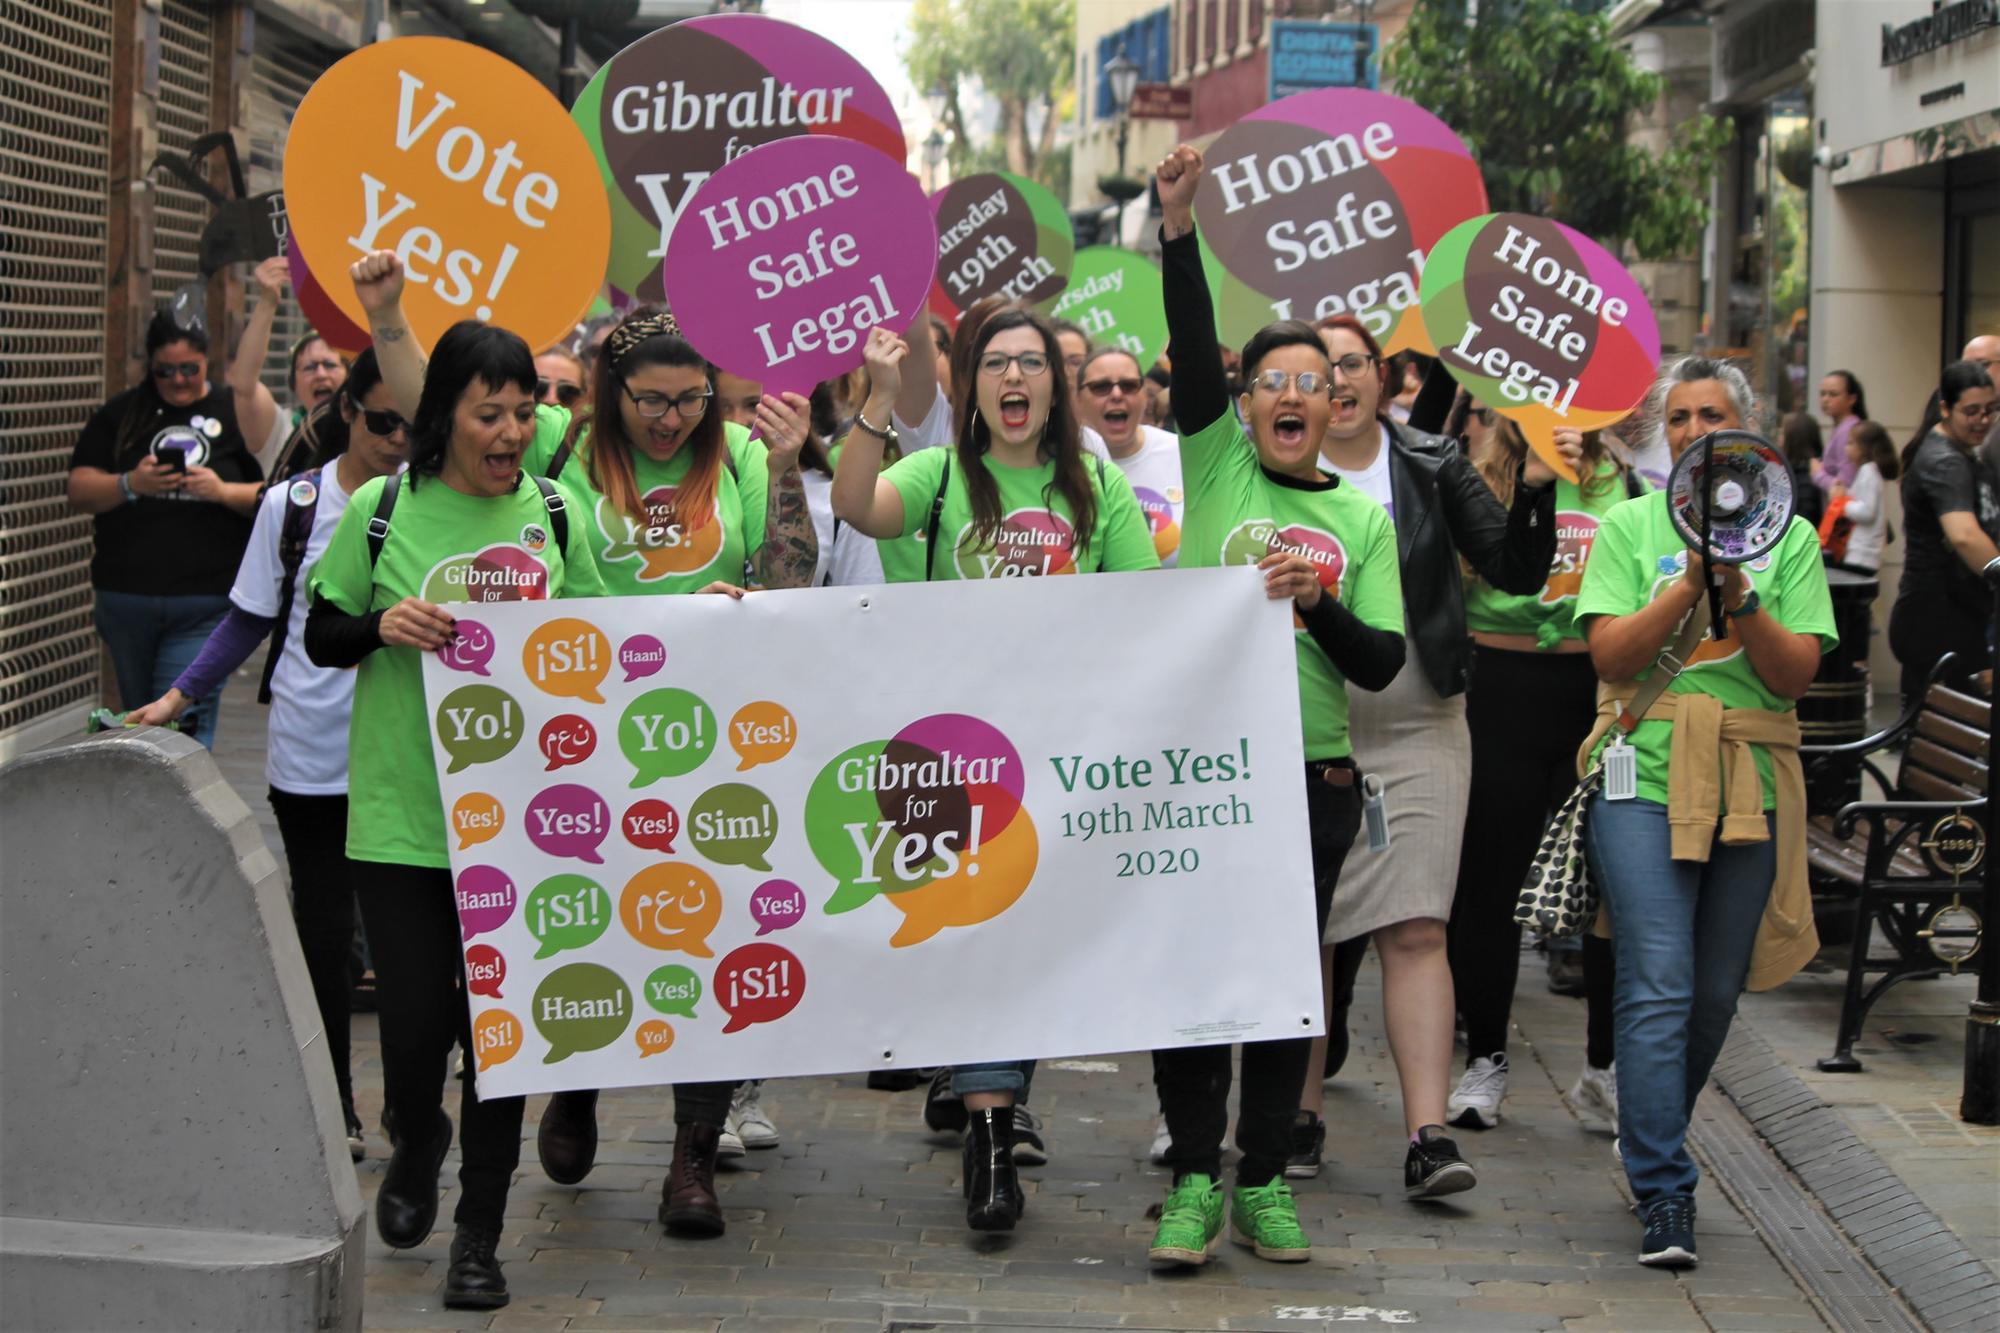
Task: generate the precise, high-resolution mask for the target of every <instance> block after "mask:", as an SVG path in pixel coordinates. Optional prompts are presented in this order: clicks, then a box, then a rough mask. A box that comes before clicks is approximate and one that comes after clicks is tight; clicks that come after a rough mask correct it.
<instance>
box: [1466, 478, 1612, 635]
mask: <svg viewBox="0 0 2000 1333" xmlns="http://www.w3.org/2000/svg"><path fill="white" fill-rule="evenodd" d="M1597 476H1598V478H1599V484H1598V486H1597V488H1596V489H1595V490H1594V491H1591V492H1588V493H1586V492H1585V491H1584V489H1583V488H1582V487H1581V486H1579V485H1577V484H1576V483H1575V482H1573V481H1566V480H1564V479H1563V478H1560V477H1558V478H1557V479H1556V556H1555V560H1554V562H1553V563H1552V564H1550V566H1549V581H1548V582H1547V583H1546V584H1544V585H1543V587H1542V590H1541V591H1540V592H1538V593H1525V594H1523V593H1511V592H1501V591H1500V590H1499V589H1498V588H1496V587H1494V586H1493V585H1492V584H1490V583H1488V582H1487V581H1486V580H1485V579H1482V578H1480V577H1479V576H1478V575H1477V574H1474V575H1472V576H1471V577H1469V578H1468V579H1467V580H1466V584H1465V624H1466V628H1468V629H1471V630H1475V631H1478V632H1480V633H1483V634H1527V635H1532V636H1533V637H1534V638H1535V640H1536V646H1537V647H1539V648H1540V649H1541V650H1542V651H1543V652H1550V651H1553V650H1554V648H1555V647H1556V645H1557V644H1559V643H1561V642H1562V641H1563V640H1565V639H1574V640H1577V641H1578V642H1581V641H1582V639H1583V632H1582V631H1581V630H1579V629H1578V628H1577V627H1576V622H1575V619H1574V618H1573V616H1572V615H1571V612H1572V611H1573V610H1574V609H1575V607H1576V594H1577V590H1578V589H1579V588H1581V587H1582V586H1583V568H1584V565H1585V563H1586V562H1588V561H1589V559H1590V547H1591V543H1593V542H1594V541H1596V540H1597V525H1598V523H1599V521H1600V520H1602V519H1603V517H1604V516H1605V515H1606V514H1608V513H1610V512H1611V511H1612V509H1614V508H1615V507H1617V506H1618V505H1621V504H1623V503H1625V501H1627V500H1629V499H1631V498H1632V497H1631V495H1630V494H1629V493H1628V492H1627V491H1626V489H1625V473H1624V472H1623V470H1621V469H1620V468H1619V466H1618V464H1617V463H1616V462H1614V461H1612V460H1611V459H1609V458H1607V459H1605V460H1604V461H1603V462H1602V463H1601V464H1599V466H1598V469H1597ZM1632 476H1633V479H1634V480H1635V481H1636V482H1637V484H1638V487H1639V493H1640V494H1642V495H1643V494H1645V493H1646V492H1647V491H1648V490H1650V489H1651V488H1650V487H1648V486H1647V485H1646V482H1645V479H1644V478H1642V477H1640V476H1639V475H1638V474H1637V473H1636V472H1635V473H1633V474H1632Z"/></svg>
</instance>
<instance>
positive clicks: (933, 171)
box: [924, 125, 944, 194]
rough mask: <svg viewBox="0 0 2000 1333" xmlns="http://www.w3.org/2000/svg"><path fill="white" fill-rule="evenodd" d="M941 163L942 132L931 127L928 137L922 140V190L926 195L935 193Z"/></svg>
mask: <svg viewBox="0 0 2000 1333" xmlns="http://www.w3.org/2000/svg"><path fill="white" fill-rule="evenodd" d="M943 161H944V131H942V130H940V129H938V128H937V127H936V126H935V125H933V126H932V127H931V134H930V137H929V138H928V139H925V140H924V171H925V173H926V174H925V177H924V180H925V187H924V188H925V191H926V192H927V193H930V194H935V193H937V187H938V183H937V170H938V164H939V163H941V162H943Z"/></svg>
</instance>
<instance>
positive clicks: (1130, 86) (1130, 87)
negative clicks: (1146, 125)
mask: <svg viewBox="0 0 2000 1333" xmlns="http://www.w3.org/2000/svg"><path fill="white" fill-rule="evenodd" d="M1104 79H1105V82H1107V83H1109V84H1110V85H1111V105H1112V106H1113V107H1114V108H1116V110H1117V112H1118V174H1119V175H1120V176H1121V177H1122V176H1123V175H1124V174H1125V144H1126V141H1127V140H1128V139H1129V138H1130V137H1131V133H1132V93H1133V91H1134V90H1135V89H1136V88H1138V86H1139V65H1138V62H1137V61H1135V60H1133V59H1132V57H1130V56H1128V55H1126V54H1125V46H1124V43H1122V42H1121V43H1119V46H1118V54H1117V55H1115V56H1113V57H1111V59H1110V60H1108V61H1106V62H1105V65H1104Z"/></svg>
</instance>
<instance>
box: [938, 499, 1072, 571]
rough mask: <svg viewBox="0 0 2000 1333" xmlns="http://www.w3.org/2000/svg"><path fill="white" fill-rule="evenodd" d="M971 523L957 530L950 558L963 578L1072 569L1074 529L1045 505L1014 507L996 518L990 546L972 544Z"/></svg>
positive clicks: (1066, 520) (1067, 521) (1068, 522)
mask: <svg viewBox="0 0 2000 1333" xmlns="http://www.w3.org/2000/svg"><path fill="white" fill-rule="evenodd" d="M971 541H972V524H970V523H967V524H966V525H965V526H964V527H962V528H960V529H959V531H958V541H957V543H956V545H955V546H954V547H953V552H954V555H953V559H955V560H956V561H957V562H958V576H959V577H960V578H963V579H1015V578H1031V577H1036V576H1039V575H1043V574H1074V573H1076V529H1075V528H1074V527H1072V526H1071V525H1070V521H1069V520H1068V519H1066V518H1064V517H1063V516H1062V515H1061V514H1058V513H1056V512H1054V511H1053V510H1049V509H1016V510H1015V511H1014V512H1013V513H1011V514H1009V515H1007V516H1006V517H1005V518H1003V519H1001V520H1000V527H999V530H998V531H996V532H995V533H994V534H993V544H992V545H991V546H990V547H985V548H975V547H973V546H972V545H971V544H970V543H971Z"/></svg>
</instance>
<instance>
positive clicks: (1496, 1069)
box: [1444, 1051, 1507, 1129]
mask: <svg viewBox="0 0 2000 1333" xmlns="http://www.w3.org/2000/svg"><path fill="white" fill-rule="evenodd" d="M1506 1095H1507V1056H1506V1054H1505V1053H1504V1052H1500V1051H1496V1052H1494V1054H1493V1055H1492V1056H1491V1058H1489V1057H1487V1056H1484V1055H1482V1056H1478V1057H1477V1058H1475V1059H1474V1060H1473V1062H1472V1063H1471V1064H1469V1065H1467V1066H1466V1068H1465V1077H1463V1078H1461V1079H1459V1081H1458V1091H1456V1092H1454V1093H1452V1094H1451V1100H1449V1101H1447V1102H1446V1103H1445V1106H1444V1113H1445V1119H1447V1120H1449V1121H1450V1122H1451V1123H1452V1124H1454V1125H1463V1126H1465V1127H1466V1128H1467V1129H1492V1128H1493V1127H1494V1126H1495V1125H1497V1124H1499V1123H1500V1099H1501V1098H1502V1097H1505V1096H1506Z"/></svg>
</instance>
